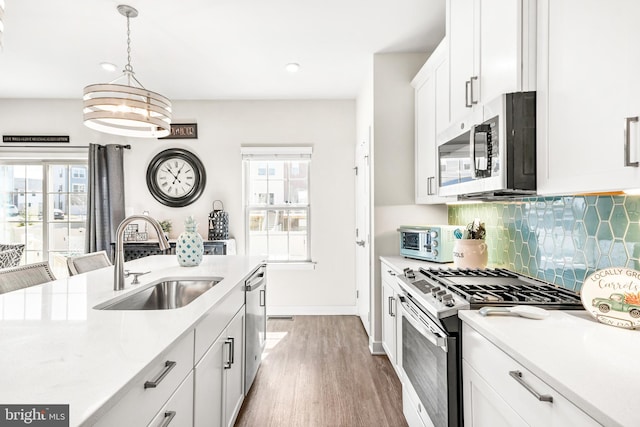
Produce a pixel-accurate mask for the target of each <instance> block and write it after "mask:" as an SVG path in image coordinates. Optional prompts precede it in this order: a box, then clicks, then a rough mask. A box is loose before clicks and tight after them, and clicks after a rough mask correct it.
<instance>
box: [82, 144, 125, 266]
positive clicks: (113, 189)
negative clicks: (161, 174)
mask: <svg viewBox="0 0 640 427" xmlns="http://www.w3.org/2000/svg"><path fill="white" fill-rule="evenodd" d="M125 148H126V147H125V146H123V145H115V144H109V145H98V144H89V189H88V194H87V198H88V200H87V237H86V238H87V240H86V251H87V252H96V251H106V252H107V254H111V242H115V234H116V229H117V228H118V225H119V224H120V222H122V220H123V219H124V218H125V213H124V167H123V158H124V155H123V152H124V150H125Z"/></svg>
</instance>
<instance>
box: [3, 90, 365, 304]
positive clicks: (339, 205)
mask: <svg viewBox="0 0 640 427" xmlns="http://www.w3.org/2000/svg"><path fill="white" fill-rule="evenodd" d="M173 109H174V122H180V121H182V122H193V121H195V122H197V123H198V139H196V140H140V139H136V138H122V137H115V136H110V135H105V134H100V133H98V132H95V131H93V130H90V129H88V128H86V127H85V126H84V125H83V124H82V104H81V101H79V100H7V99H4V100H0V133H2V134H4V135H8V134H18V135H20V134H23V135H25V134H27V135H29V134H30V135H34V134H36V135H37V134H39V135H43V134H45V135H51V134H56V135H70V137H71V145H86V144H88V143H99V144H108V143H118V144H131V146H132V149H131V150H130V151H127V152H125V179H126V182H127V184H126V187H125V191H126V195H125V199H126V205H127V207H129V208H131V209H133V212H134V213H141V212H142V211H143V210H148V211H149V213H150V215H151V216H153V217H155V218H157V219H159V220H163V219H171V220H173V225H174V227H173V231H172V233H171V235H172V237H176V236H177V235H178V234H179V233H180V232H181V231H182V230H183V225H182V222H183V219H184V218H185V217H186V216H187V215H189V214H193V215H194V216H195V217H196V219H197V220H198V221H199V228H198V230H199V232H200V234H201V235H202V236H203V237H205V238H206V235H207V226H208V224H207V216H208V213H209V212H210V211H211V210H212V202H213V200H216V199H220V200H222V202H223V203H224V207H225V210H226V211H228V212H229V217H230V227H229V229H230V235H231V237H234V238H235V239H236V242H237V247H238V252H239V253H244V225H243V205H242V173H241V171H242V167H241V166H242V165H241V156H240V146H241V145H243V144H247V145H311V146H312V147H313V156H312V165H311V177H310V186H311V197H310V203H311V214H310V216H311V224H312V225H311V255H312V258H313V260H314V261H316V262H317V264H316V267H315V270H294V271H291V270H277V271H274V270H272V271H270V272H269V274H270V276H269V286H270V290H269V302H268V307H269V312H270V313H273V314H297V313H314V314H321V313H340V314H350V313H355V280H354V278H355V273H354V267H353V238H352V231H353V229H354V223H355V221H354V217H355V211H354V209H355V208H354V202H353V188H354V186H353V171H352V168H353V163H354V150H353V144H354V141H355V139H356V128H355V116H356V113H355V102H354V101H353V100H318V101H315V100H314V101H175V102H174V108H173ZM171 147H184V148H186V149H189V150H191V151H193V152H194V153H195V154H197V155H198V156H199V157H200V159H201V160H202V162H203V163H204V165H205V167H206V170H207V186H206V189H205V191H204V194H203V196H202V197H201V198H200V199H199V200H198V201H197V202H195V203H194V204H192V205H190V206H188V207H185V208H169V207H166V206H164V205H161V204H160V203H158V202H156V201H155V199H153V197H152V196H151V194H150V193H149V191H148V190H147V186H146V182H145V179H146V170H147V165H148V163H149V161H150V160H151V158H152V157H153V156H154V155H155V154H157V153H158V152H160V151H162V150H164V149H166V148H171ZM30 151H31V152H33V151H34V150H33V149H31V150H30ZM60 151H62V150H57V151H56V153H58V152H60ZM32 154H33V153H32ZM10 155H11V154H10V153H7V151H6V149H4V148H3V149H2V151H1V152H0V156H2V157H7V156H10ZM56 155H57V154H56ZM44 156H51V154H45V155H44Z"/></svg>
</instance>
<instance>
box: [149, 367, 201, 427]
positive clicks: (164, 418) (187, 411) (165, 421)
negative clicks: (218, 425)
mask: <svg viewBox="0 0 640 427" xmlns="http://www.w3.org/2000/svg"><path fill="white" fill-rule="evenodd" d="M192 425H193V372H191V373H189V376H187V379H185V380H184V381H183V382H182V384H181V385H180V387H178V389H177V390H176V392H175V393H173V396H171V397H170V398H169V401H168V402H167V403H166V405H164V407H163V408H162V409H161V410H160V412H158V414H157V415H156V417H155V418H154V419H153V421H151V423H150V424H149V427H167V426H176V427H177V426H192Z"/></svg>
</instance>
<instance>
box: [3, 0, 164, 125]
mask: <svg viewBox="0 0 640 427" xmlns="http://www.w3.org/2000/svg"><path fill="white" fill-rule="evenodd" d="M0 1H2V0H0ZM118 12H120V14H121V15H123V16H125V17H126V18H127V65H126V66H125V67H124V70H123V71H122V73H123V74H122V76H120V77H118V78H117V79H115V80H113V81H112V82H110V83H100V84H94V85H89V86H87V87H85V88H84V96H83V98H82V99H83V113H84V124H85V125H86V126H88V127H90V128H91V129H94V130H97V131H100V132H104V133H110V134H114V135H122V136H134V137H140V138H160V137H163V136H167V135H169V133H170V131H171V101H169V99H168V98H166V97H164V96H162V95H160V94H159V93H156V92H152V91H150V90H147V89H145V88H144V86H142V84H141V83H140V82H139V81H138V79H136V78H135V75H134V72H133V67H132V66H131V29H130V27H129V20H130V19H131V18H135V17H136V16H138V11H137V10H136V9H134V8H133V7H131V6H127V5H125V4H121V5H119V6H118ZM121 80H122V81H124V82H125V83H124V84H119V83H117V82H118V81H121Z"/></svg>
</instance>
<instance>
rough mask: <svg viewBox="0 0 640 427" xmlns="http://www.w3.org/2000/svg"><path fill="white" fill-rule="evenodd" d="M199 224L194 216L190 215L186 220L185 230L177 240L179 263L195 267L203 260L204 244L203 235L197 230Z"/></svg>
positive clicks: (183, 265)
mask: <svg viewBox="0 0 640 427" xmlns="http://www.w3.org/2000/svg"><path fill="white" fill-rule="evenodd" d="M197 226H198V224H197V223H196V221H195V219H194V218H193V217H192V216H188V217H187V219H186V220H185V221H184V231H183V232H182V233H181V234H180V236H178V240H177V241H176V254H177V255H178V263H179V264H180V265H181V266H182V267H195V266H197V265H200V263H201V262H202V255H203V254H204V245H203V244H202V237H201V236H200V235H199V234H198V232H197V231H196V230H197Z"/></svg>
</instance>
